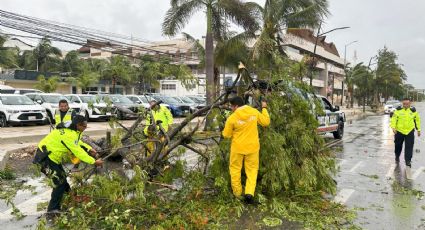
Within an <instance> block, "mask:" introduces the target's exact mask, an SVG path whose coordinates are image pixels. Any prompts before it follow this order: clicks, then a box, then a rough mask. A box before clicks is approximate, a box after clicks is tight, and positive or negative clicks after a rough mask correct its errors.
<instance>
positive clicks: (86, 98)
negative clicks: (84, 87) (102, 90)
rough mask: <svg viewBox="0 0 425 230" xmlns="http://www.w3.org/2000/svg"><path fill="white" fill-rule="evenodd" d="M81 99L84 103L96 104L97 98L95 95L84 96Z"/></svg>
mask: <svg viewBox="0 0 425 230" xmlns="http://www.w3.org/2000/svg"><path fill="white" fill-rule="evenodd" d="M80 98H81V100H82V101H83V102H84V103H89V102H92V103H96V96H94V95H84V96H80Z"/></svg>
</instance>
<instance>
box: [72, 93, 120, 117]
mask: <svg viewBox="0 0 425 230" xmlns="http://www.w3.org/2000/svg"><path fill="white" fill-rule="evenodd" d="M65 97H66V98H67V99H68V100H69V101H70V102H71V103H76V104H79V105H81V113H80V114H82V115H84V116H86V118H87V120H95V119H96V120H97V119H109V118H110V117H111V116H112V113H111V111H107V110H108V108H107V105H106V103H105V102H103V101H102V100H100V98H99V97H97V96H96V95H92V94H67V95H65Z"/></svg>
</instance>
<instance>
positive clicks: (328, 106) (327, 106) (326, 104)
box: [322, 98, 332, 110]
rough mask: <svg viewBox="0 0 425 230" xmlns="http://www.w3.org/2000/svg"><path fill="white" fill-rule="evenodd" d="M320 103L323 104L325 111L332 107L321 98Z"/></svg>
mask: <svg viewBox="0 0 425 230" xmlns="http://www.w3.org/2000/svg"><path fill="white" fill-rule="evenodd" d="M322 102H323V106H324V107H325V110H331V108H332V106H331V103H329V101H328V100H326V99H325V98H322Z"/></svg>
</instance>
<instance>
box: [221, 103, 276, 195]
mask: <svg viewBox="0 0 425 230" xmlns="http://www.w3.org/2000/svg"><path fill="white" fill-rule="evenodd" d="M230 106H231V109H232V111H233V113H232V115H230V117H229V118H228V119H227V121H226V125H225V127H224V130H223V136H224V137H225V138H232V144H231V148H230V163H229V170H230V177H231V184H232V190H233V194H234V195H235V196H236V197H238V198H242V183H241V170H242V165H243V164H244V163H245V174H246V176H247V179H246V186H245V196H244V199H245V202H247V203H252V202H253V198H254V192H255V186H256V184H257V174H258V168H259V158H260V155H259V152H260V141H259V138H258V126H257V124H260V125H261V126H263V127H266V126H268V125H269V124H270V117H269V113H268V112H267V109H266V108H267V103H266V102H265V101H263V102H262V105H261V106H262V110H261V113H260V112H259V111H258V110H257V109H254V108H252V107H250V106H248V105H244V101H243V99H242V98H241V97H239V96H237V97H233V98H231V99H230Z"/></svg>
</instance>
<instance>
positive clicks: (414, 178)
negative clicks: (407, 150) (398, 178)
mask: <svg viewBox="0 0 425 230" xmlns="http://www.w3.org/2000/svg"><path fill="white" fill-rule="evenodd" d="M424 169H425V167H420V168H418V169H416V171H415V173H414V174H413V176H412V180H416V178H418V176H419V175H420V174H421V172H422V171H424Z"/></svg>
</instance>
